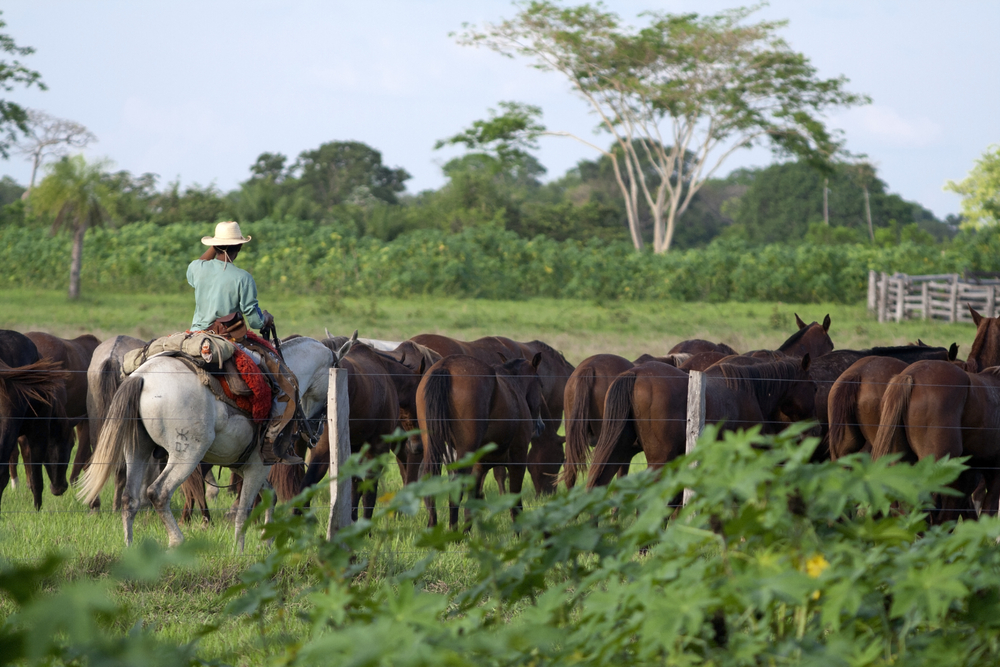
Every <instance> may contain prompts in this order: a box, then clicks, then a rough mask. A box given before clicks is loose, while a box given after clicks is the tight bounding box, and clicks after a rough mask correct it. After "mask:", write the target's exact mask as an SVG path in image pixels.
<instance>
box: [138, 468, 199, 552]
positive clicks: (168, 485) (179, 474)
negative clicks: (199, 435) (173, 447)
mask: <svg viewBox="0 0 1000 667" xmlns="http://www.w3.org/2000/svg"><path fill="white" fill-rule="evenodd" d="M198 464H199V461H172V460H171V459H170V458H169V457H168V458H167V465H166V466H165V467H164V468H163V472H161V473H160V475H159V476H158V477H157V478H156V480H155V481H154V482H153V483H152V484H150V485H149V488H148V489H146V496H147V497H148V498H149V500H150V502H152V503H153V507H154V508H155V509H156V512H157V514H159V515H160V520H161V521H163V527H164V528H166V530H167V537H168V539H169V542H168V546H169V547H176V546H178V545H179V544H180V543H181V542H183V541H184V534H183V533H181V529H180V526H178V525H177V519H176V518H174V513H173V512H172V511H171V509H170V498H171V497H172V496H173V495H174V491H176V490H177V487H179V486H180V485H181V484H183V483H184V480H186V479H187V478H188V477H190V476H191V473H192V472H194V470H195V469H196V468H197V467H198Z"/></svg>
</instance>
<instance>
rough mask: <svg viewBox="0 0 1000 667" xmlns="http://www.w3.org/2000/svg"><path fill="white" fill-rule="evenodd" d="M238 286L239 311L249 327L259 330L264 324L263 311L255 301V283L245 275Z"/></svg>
mask: <svg viewBox="0 0 1000 667" xmlns="http://www.w3.org/2000/svg"><path fill="white" fill-rule="evenodd" d="M240 287H241V288H240V312H241V313H243V318H244V319H245V320H246V321H247V326H248V327H249V328H251V329H257V330H260V329H261V328H262V327H263V326H264V313H263V312H262V311H261V309H260V304H259V303H257V284H256V283H255V282H254V281H253V278H250V277H249V276H247V280H246V281H244V283H243V285H241V286H240Z"/></svg>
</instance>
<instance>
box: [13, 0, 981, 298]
mask: <svg viewBox="0 0 1000 667" xmlns="http://www.w3.org/2000/svg"><path fill="white" fill-rule="evenodd" d="M756 10H757V8H749V9H747V8H737V9H733V10H726V11H722V12H720V13H718V14H714V15H697V14H683V15H679V14H669V13H661V12H651V13H646V14H643V15H641V20H642V21H644V22H645V23H644V24H643V25H637V26H636V25H629V24H628V23H626V22H624V21H622V19H621V18H620V17H619V16H618V15H616V14H614V13H613V12H610V11H608V10H607V9H606V8H605V7H604V6H603V5H599V4H598V5H590V4H583V5H579V6H562V5H556V4H554V3H551V2H547V1H539V2H534V3H531V4H529V5H525V6H522V7H520V10H519V12H518V13H517V14H516V15H515V16H514V17H513V18H511V19H506V20H502V21H499V22H496V23H486V24H483V25H482V26H478V27H477V26H471V27H470V26H466V27H465V30H464V32H462V33H461V34H460V35H458V41H459V43H461V44H464V45H468V46H473V47H475V46H485V47H487V48H489V49H491V50H493V51H496V52H497V53H499V54H501V55H505V56H510V57H518V58H525V59H527V60H528V61H529V64H531V65H532V66H533V67H536V68H538V69H541V70H545V71H549V72H552V73H555V74H556V75H558V76H562V77H564V78H565V79H567V81H568V82H569V84H570V86H571V88H572V89H573V90H574V91H575V92H576V93H577V94H578V95H579V96H580V97H581V98H582V99H583V100H584V101H585V102H586V103H587V104H588V105H589V107H590V110H591V111H592V112H593V113H594V114H595V116H596V117H597V118H598V119H599V122H598V126H597V128H596V129H597V133H598V134H603V135H605V138H604V139H594V140H593V141H591V140H587V139H583V138H581V137H578V136H574V135H571V134H569V133H566V132H563V131H560V130H558V129H557V128H556V129H550V128H546V127H545V125H543V124H542V122H541V117H542V110H541V109H540V108H538V107H535V106H532V105H529V104H523V103H518V102H510V101H507V102H500V103H499V105H498V109H496V110H494V109H491V110H489V112H488V117H487V118H485V119H482V120H477V121H475V122H473V123H472V124H471V125H470V126H469V127H467V128H465V129H463V130H461V131H459V132H458V133H457V134H455V135H453V136H451V137H448V138H444V139H441V140H439V141H438V142H437V144H436V145H435V148H436V149H439V148H443V147H445V146H461V147H463V148H464V149H465V153H464V154H463V155H461V156H459V157H457V158H454V159H452V160H450V161H449V162H447V164H445V165H444V167H443V170H444V175H445V176H446V183H445V184H444V185H443V186H442V187H440V188H438V189H436V190H426V191H423V192H419V193H416V194H413V193H409V192H407V191H406V181H408V180H409V179H410V174H409V173H408V172H407V171H406V170H405V169H404V168H402V167H398V166H390V165H387V164H384V162H383V158H382V154H381V152H380V151H379V150H377V149H376V148H375V147H372V146H369V145H367V144H365V143H362V142H359V141H342V140H335V141H329V142H327V143H324V144H322V145H320V146H318V147H317V148H314V149H307V150H303V151H301V152H300V153H299V154H298V155H297V156H296V157H294V158H291V157H289V156H286V155H283V154H281V153H277V152H264V153H261V154H260V155H259V156H258V158H257V159H256V160H255V161H254V163H253V164H252V165H250V169H249V176H248V178H247V179H246V180H245V181H243V182H242V183H240V184H239V186H238V187H237V188H235V189H234V190H233V191H231V192H222V191H221V190H220V189H219V188H218V187H216V186H215V184H214V183H212V184H209V185H200V184H197V183H194V184H190V185H187V186H186V187H183V188H182V187H181V185H180V182H179V181H173V182H169V183H167V184H165V185H161V183H160V178H159V176H158V175H156V174H152V173H144V174H139V175H136V174H133V173H131V172H129V171H126V170H119V171H114V170H113V169H112V167H111V163H110V162H107V161H101V160H98V161H93V162H87V161H86V160H85V159H84V158H83V157H82V156H81V155H71V152H72V151H73V150H74V149H81V148H83V147H86V146H87V145H88V144H90V143H92V142H93V141H96V137H95V136H94V135H93V134H91V133H90V132H89V131H88V130H87V128H85V127H84V126H82V125H80V124H79V123H75V122H73V121H70V120H66V119H60V118H55V117H52V116H50V115H48V114H46V113H44V112H42V111H39V110H33V109H26V108H23V107H21V106H19V105H18V104H16V103H14V102H10V101H6V100H0V157H5V158H6V157H8V155H9V153H10V152H12V151H13V152H17V153H20V154H22V155H24V156H25V157H26V158H27V159H29V160H30V161H31V162H32V177H31V181H30V182H29V183H28V185H27V187H24V186H21V185H20V184H18V183H16V182H14V181H13V180H12V179H10V178H9V177H4V178H3V179H2V180H0V205H2V208H0V225H19V226H21V225H27V226H33V225H50V226H51V229H52V231H53V233H54V232H55V231H56V230H57V229H59V228H68V229H69V230H71V231H72V233H73V235H74V245H73V252H72V260H71V267H70V274H71V284H70V294H71V296H75V295H76V294H78V293H79V280H78V278H77V277H78V276H79V273H80V265H79V262H80V261H81V259H80V258H82V256H83V252H82V244H83V239H84V236H85V233H86V229H88V228H91V227H94V226H97V225H101V224H105V223H109V224H112V225H122V224H130V223H137V222H152V223H154V224H156V225H171V224H177V223H181V222H205V223H212V222H216V221H219V220H222V219H235V220H238V221H240V222H258V221H265V220H266V221H276V222H285V223H291V222H298V221H310V222H314V223H316V224H319V225H337V226H338V229H339V230H341V231H344V230H347V231H348V233H350V234H352V235H353V236H356V237H358V238H366V237H370V238H372V239H376V240H378V241H381V242H391V241H393V240H394V239H396V238H397V237H399V236H400V235H403V234H407V233H414V232H417V231H420V230H436V231H443V232H448V233H460V232H464V231H466V230H470V229H476V228H483V227H489V228H494V229H498V230H502V231H507V232H513V233H514V234H516V235H518V236H519V237H522V238H529V239H530V238H536V237H539V236H542V237H547V238H549V239H552V240H555V241H566V240H574V241H580V242H590V241H592V240H597V241H600V242H605V243H608V242H614V241H618V240H626V241H628V242H630V243H631V245H632V246H633V247H634V248H635V249H636V250H642V249H643V248H645V247H647V246H648V247H651V249H652V250H653V252H655V253H664V252H667V251H668V250H669V249H671V248H678V249H687V248H695V247H702V246H705V245H706V244H709V243H711V242H713V241H714V240H715V239H732V240H738V241H740V242H741V243H744V244H749V245H750V246H755V245H766V244H772V243H779V242H796V241H816V242H820V243H823V244H831V243H833V244H838V243H839V244H845V243H869V244H874V245H883V246H884V245H886V244H891V243H894V242H895V243H898V242H900V241H903V240H912V241H916V242H918V243H920V244H927V243H929V242H933V241H935V240H936V241H942V240H945V239H947V238H950V237H951V236H953V235H954V234H955V232H956V231H957V228H958V226H959V225H960V224H961V223H962V221H963V219H964V220H965V222H966V224H969V225H984V224H990V223H991V221H992V222H996V221H997V215H998V214H997V211H998V210H1000V208H998V206H997V204H996V202H997V198H998V197H1000V195H998V194H997V192H998V191H1000V186H998V183H1000V175H998V174H1000V170H998V169H997V167H996V165H997V164H998V163H1000V153H998V152H997V151H996V150H995V149H994V148H991V149H989V150H987V152H986V154H985V155H984V157H983V159H982V160H981V161H979V162H977V165H976V167H975V169H974V170H973V172H971V173H970V175H969V176H968V178H966V179H965V180H963V181H961V182H959V183H951V182H949V184H948V186H947V187H948V188H949V189H952V190H954V191H955V192H958V193H960V194H962V195H963V197H964V198H965V200H964V203H963V216H964V218H959V217H957V216H949V218H948V219H946V220H943V221H942V220H938V219H937V218H936V217H935V216H934V215H933V213H931V212H930V211H929V210H927V209H926V208H924V207H923V206H921V205H919V204H918V203H915V202H911V201H906V200H904V199H903V198H902V197H900V196H899V195H895V194H892V193H890V192H889V188H888V185H887V184H886V183H885V182H884V180H882V179H881V178H880V177H879V175H878V172H877V169H876V168H875V167H874V166H873V164H872V163H871V162H870V161H869V160H868V159H867V157H866V156H863V155H852V154H851V153H849V152H848V151H847V150H846V148H845V141H844V139H843V137H841V136H840V135H839V134H838V133H837V132H835V131H833V130H831V129H830V128H827V127H826V125H825V124H824V122H823V117H824V115H825V114H827V113H828V112H830V111H831V110H833V109H835V108H838V107H841V108H842V107H849V106H853V105H858V104H866V103H868V101H869V100H868V97H867V96H865V95H863V94H858V93H853V92H850V91H849V90H847V83H848V82H847V79H846V78H845V77H843V76H841V77H836V78H832V79H821V78H819V77H818V76H817V72H816V69H815V68H814V67H813V66H812V65H811V63H810V62H809V59H808V58H807V57H806V56H805V55H804V54H802V53H798V52H795V51H793V50H792V49H791V48H790V47H789V46H788V44H787V43H785V42H784V41H783V40H782V39H781V38H780V35H779V31H780V29H781V28H783V27H784V25H785V23H784V22H782V21H757V22H753V14H754V12H755V11H756ZM4 25H5V24H4V23H3V22H2V21H0V29H2V28H3V27H4ZM32 52H33V49H31V48H30V47H22V46H18V45H17V44H16V43H15V42H14V40H13V39H12V38H11V37H10V36H9V35H6V34H0V87H2V88H4V89H5V90H8V91H9V90H13V89H14V87H16V86H25V87H32V86H35V87H38V88H42V89H44V88H45V84H44V83H43V82H42V81H41V78H40V74H39V73H38V72H35V71H33V70H31V69H29V68H27V67H26V66H24V65H22V64H21V63H20V61H19V60H18V58H19V57H23V56H28V55H30V54H31V53H32ZM4 53H5V54H7V56H9V57H12V58H13V59H12V60H7V59H5V58H4V56H3V55H2V54H4ZM546 135H549V136H553V135H554V136H566V137H570V138H572V139H575V140H577V141H581V142H583V143H584V144H586V145H588V146H590V147H591V148H593V149H594V150H595V151H596V156H595V157H594V158H593V159H584V160H581V161H580V162H579V163H578V164H577V165H576V166H575V167H573V168H572V169H570V170H568V171H567V172H566V173H565V174H563V175H562V176H560V177H558V178H555V179H552V180H548V181H545V180H544V177H545V176H546V169H545V167H544V166H543V165H542V164H541V163H540V162H539V161H538V159H537V158H536V157H535V155H534V152H535V150H536V149H537V148H538V145H537V140H538V138H539V137H541V136H546ZM752 146H767V147H770V148H771V149H772V150H773V151H774V153H775V155H776V156H777V157H778V159H779V161H778V162H777V163H775V164H772V165H770V166H768V167H764V168H755V169H737V170H735V171H733V172H731V173H730V174H729V175H726V176H722V175H721V174H722V172H721V166H722V165H723V164H724V162H725V161H726V160H727V159H728V158H729V157H730V156H731V155H732V154H733V153H734V152H736V151H738V150H739V149H742V148H749V147H752ZM46 162H48V164H47V165H45V163H46ZM43 165H44V166H43ZM40 169H42V170H43V171H44V173H45V177H44V178H43V179H42V181H41V183H40V184H39V185H38V186H37V187H36V186H35V178H36V173H37V172H38V171H39V170H40ZM338 233H339V232H338Z"/></svg>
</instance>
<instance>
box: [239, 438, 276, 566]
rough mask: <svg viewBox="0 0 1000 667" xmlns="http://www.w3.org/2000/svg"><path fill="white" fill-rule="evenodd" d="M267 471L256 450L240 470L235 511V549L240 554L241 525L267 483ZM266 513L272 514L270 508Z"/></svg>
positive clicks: (242, 539)
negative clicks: (241, 483)
mask: <svg viewBox="0 0 1000 667" xmlns="http://www.w3.org/2000/svg"><path fill="white" fill-rule="evenodd" d="M269 469H270V466H265V465H264V464H263V463H261V460H260V450H257V451H256V452H254V454H253V456H252V457H251V458H250V462H249V463H247V464H246V465H245V466H243V469H242V470H240V474H241V475H243V490H242V491H241V492H240V500H239V507H237V509H236V549H237V550H238V551H239V552H240V553H243V541H244V536H245V534H244V532H243V524H245V523H246V521H247V517H248V516H250V510H252V509H253V503H254V501H255V500H256V499H257V494H258V493H260V489H261V487H262V486H264V483H265V482H266V481H267V472H268V470H269ZM267 511H268V512H269V513H272V512H273V510H272V509H271V508H268V509H267Z"/></svg>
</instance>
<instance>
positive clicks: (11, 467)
mask: <svg viewBox="0 0 1000 667" xmlns="http://www.w3.org/2000/svg"><path fill="white" fill-rule="evenodd" d="M20 457H21V455H20V453H19V452H18V451H17V445H15V446H14V449H12V450H11V452H10V462H9V463H8V464H7V465H6V466H3V467H5V468H7V473H8V474H9V475H10V488H12V489H16V488H17V481H18V480H17V462H18V461H20V460H21V458H20Z"/></svg>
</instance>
